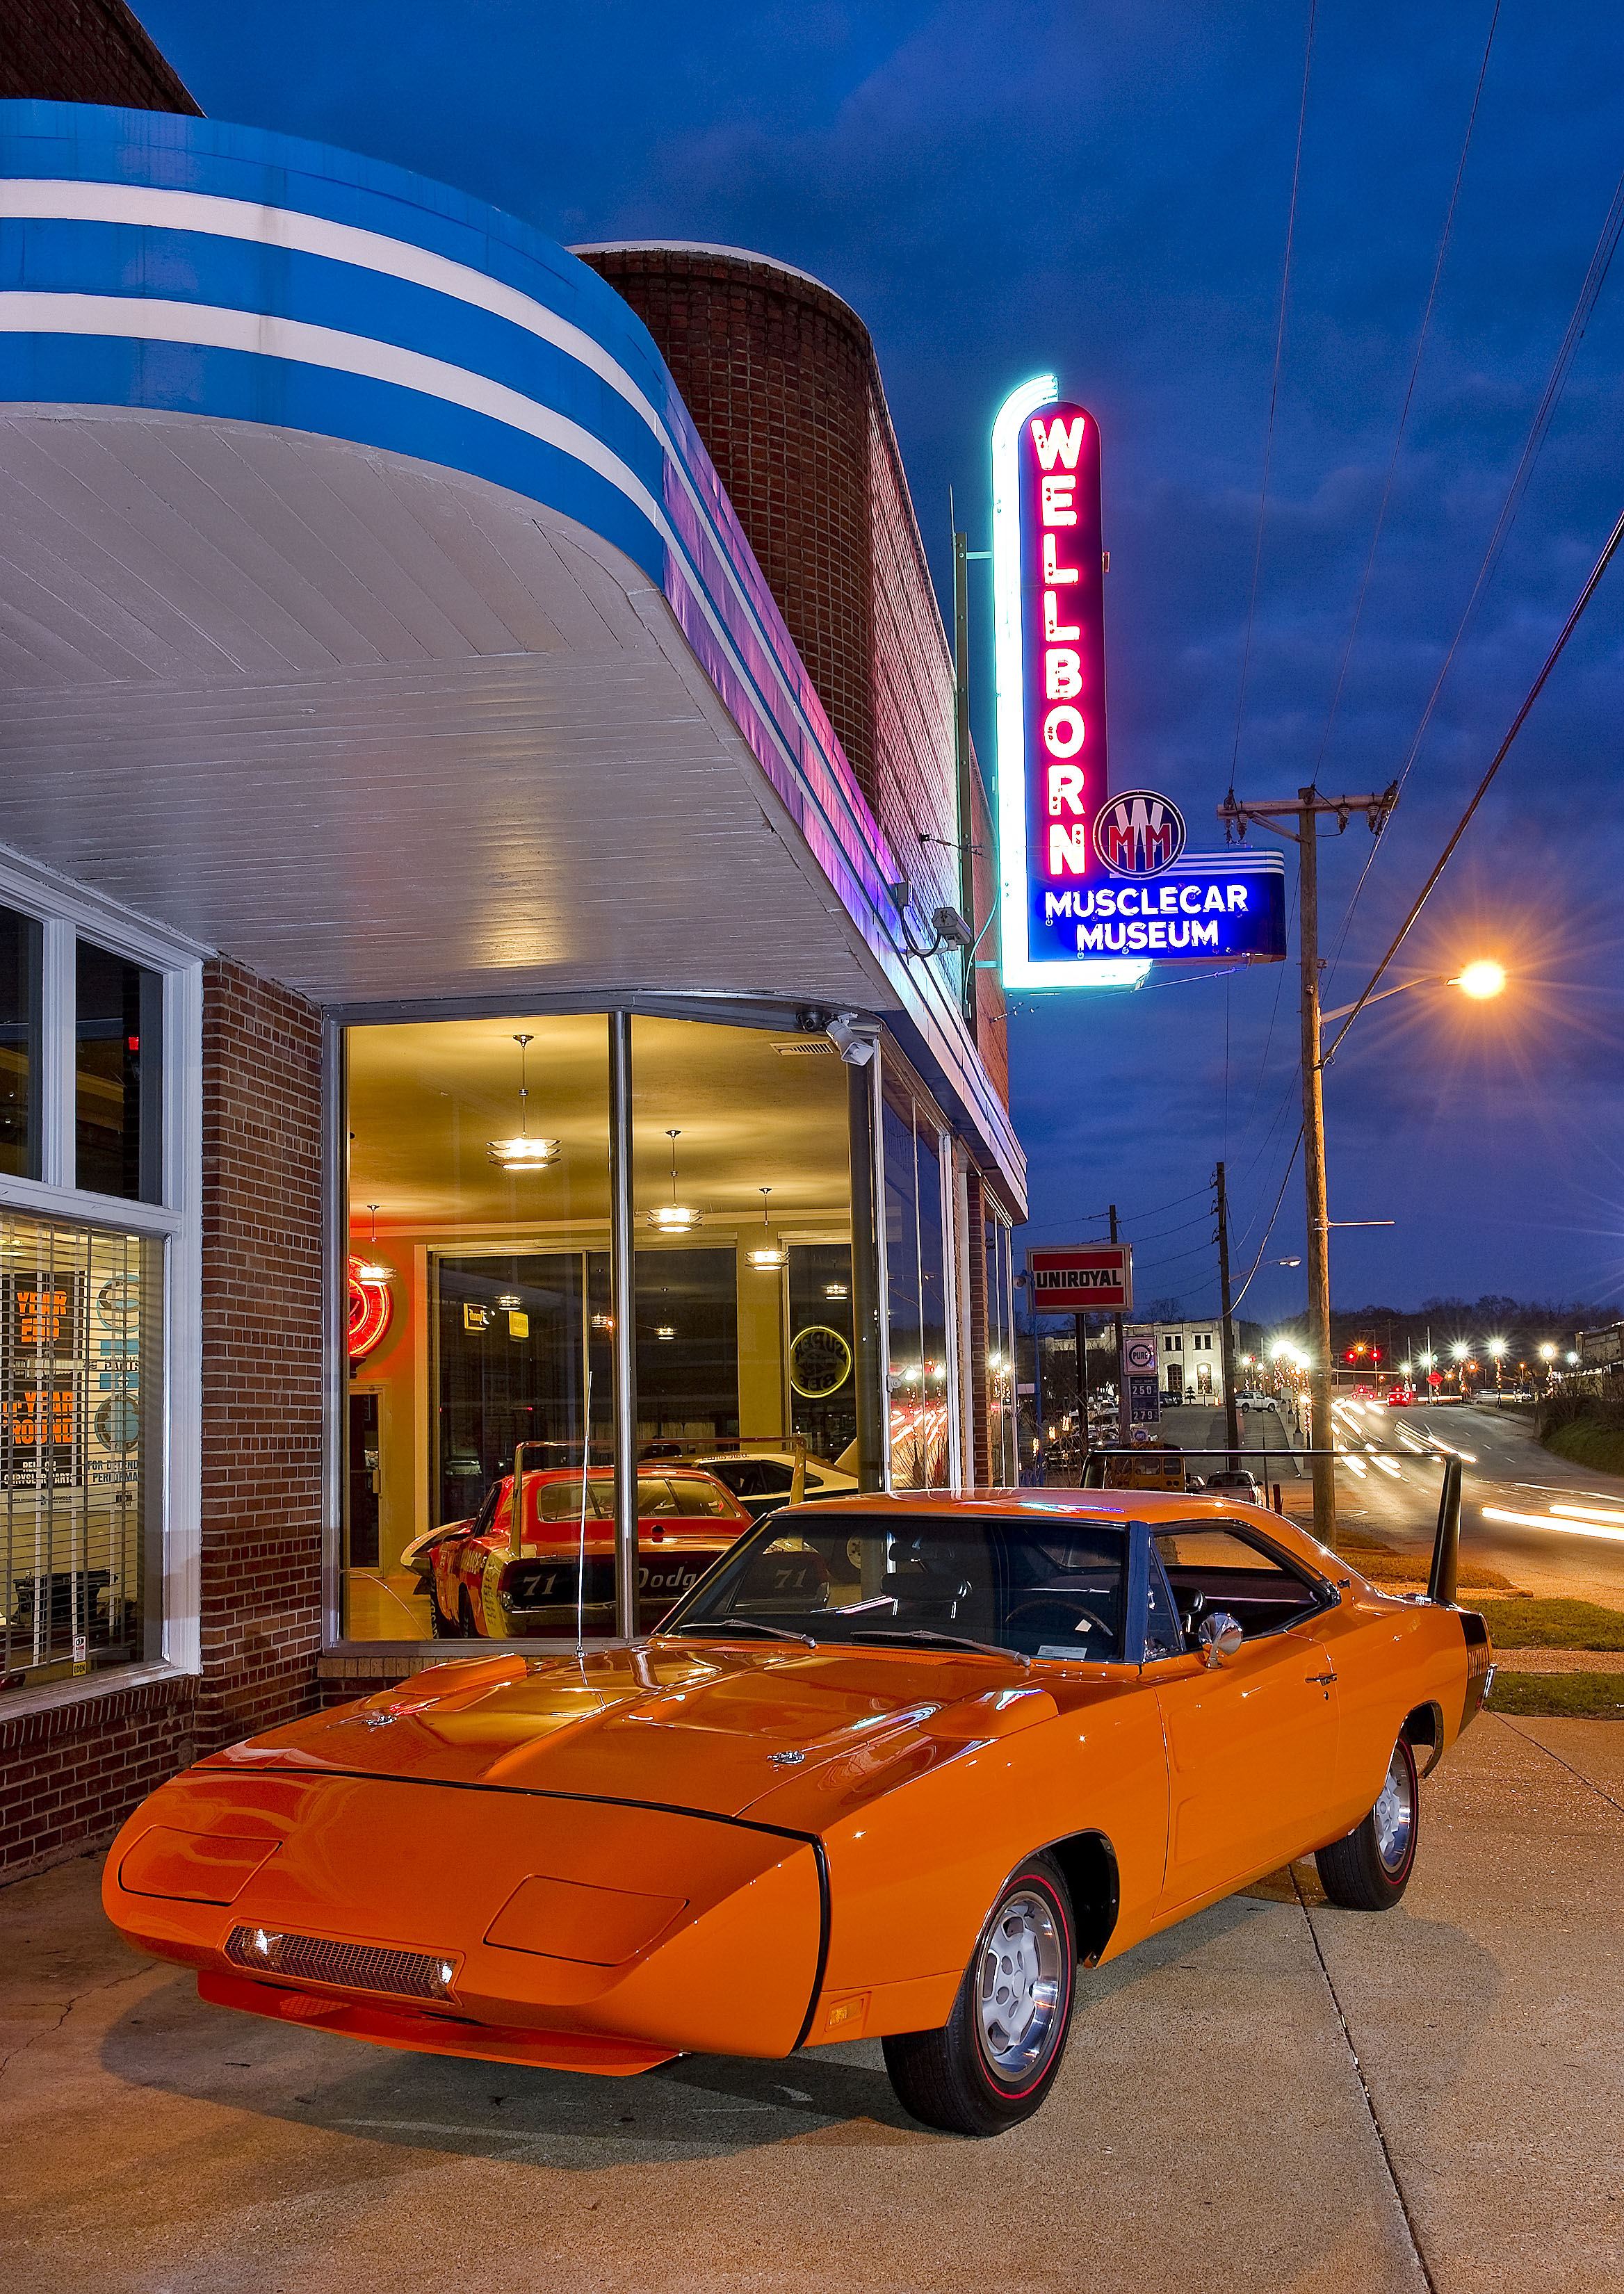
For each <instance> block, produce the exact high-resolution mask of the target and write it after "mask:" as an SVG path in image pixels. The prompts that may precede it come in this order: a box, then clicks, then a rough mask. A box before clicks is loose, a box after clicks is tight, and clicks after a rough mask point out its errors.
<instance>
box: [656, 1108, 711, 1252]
mask: <svg viewBox="0 0 1624 2294" xmlns="http://www.w3.org/2000/svg"><path fill="white" fill-rule="evenodd" d="M665 1136H666V1138H667V1139H669V1140H670V1142H671V1200H670V1201H669V1202H668V1203H660V1204H657V1206H656V1208H654V1209H653V1210H651V1211H645V1212H644V1213H643V1224H645V1226H651V1227H656V1228H657V1229H658V1230H659V1232H661V1233H662V1234H686V1233H688V1232H689V1231H690V1228H693V1227H696V1226H698V1225H700V1224H703V1222H702V1220H701V1218H700V1216H699V1213H698V1211H696V1210H690V1208H689V1206H688V1205H687V1204H686V1203H680V1202H678V1200H677V1142H678V1140H679V1139H680V1138H681V1136H682V1135H681V1132H680V1131H667V1132H666V1134H665Z"/></svg>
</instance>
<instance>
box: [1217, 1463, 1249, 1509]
mask: <svg viewBox="0 0 1624 2294" xmlns="http://www.w3.org/2000/svg"><path fill="white" fill-rule="evenodd" d="M1206 1486H1207V1488H1208V1489H1210V1490H1235V1491H1237V1492H1238V1493H1239V1494H1240V1495H1241V1496H1242V1497H1244V1498H1245V1499H1246V1501H1248V1503H1249V1504H1252V1505H1261V1504H1262V1502H1263V1491H1262V1486H1261V1484H1260V1482H1259V1480H1258V1477H1257V1476H1256V1475H1255V1474H1249V1473H1247V1472H1246V1471H1245V1469H1244V1468H1242V1467H1239V1466H1221V1467H1220V1468H1219V1470H1218V1472H1217V1473H1215V1474H1209V1475H1208V1476H1207V1479H1206Z"/></svg>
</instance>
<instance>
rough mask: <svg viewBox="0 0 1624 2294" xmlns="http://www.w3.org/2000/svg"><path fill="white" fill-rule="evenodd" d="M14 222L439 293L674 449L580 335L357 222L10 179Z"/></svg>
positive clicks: (115, 186) (118, 187) (645, 405)
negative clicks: (522, 336)
mask: <svg viewBox="0 0 1624 2294" xmlns="http://www.w3.org/2000/svg"><path fill="white" fill-rule="evenodd" d="M0 216H14V217H16V218H17V219H19V220H20V221H27V222H35V223H112V224H132V225H135V226H136V227H139V228H143V229H146V230H149V231H195V232H200V233H202V234H203V235H204V236H206V237H208V238H211V239H241V240H248V241H249V242H250V243H251V244H252V245H254V246H257V247H274V248H286V249H288V250H290V252H291V253H294V254H297V255H315V256H324V257H325V258H326V259H327V260H328V261H329V262H331V263H349V264H354V265H355V268H356V269H357V270H360V271H376V272H379V273H381V274H382V275H383V276H385V277H386V278H390V279H400V280H404V281H406V283H407V284H408V285H410V286H413V287H427V288H429V289H432V290H433V292H434V293H436V294H437V295H447V296H450V297H453V300H455V301H456V302H459V303H469V304H472V305H474V307H475V308H476V309H477V310H481V311H488V312H490V313H491V314H492V316H493V317H494V318H498V319H506V320H508V321H510V324H512V325H513V326H516V327H522V328H523V329H525V331H526V334H531V335H535V337H536V338H537V339H538V340H539V341H542V342H546V343H551V345H552V346H554V348H555V349H557V350H561V351H562V352H564V353H565V354H566V355H567V357H569V358H572V359H575V360H576V361H577V362H579V364H581V365H582V366H584V367H590V368H591V370H592V372H593V373H594V374H595V375H597V376H598V377H599V378H600V380H602V381H604V382H607V383H608V386H609V388H610V389H611V390H613V391H615V392H616V394H617V395H619V396H620V397H622V398H624V400H625V402H626V403H627V405H628V406H630V407H632V408H633V409H634V410H635V411H636V412H637V413H638V414H639V415H640V416H641V419H643V421H645V422H646V423H647V424H648V426H649V429H650V430H652V431H653V432H654V434H655V435H656V436H657V438H658V439H659V441H660V443H661V444H662V445H663V446H664V447H665V451H667V452H670V451H671V441H670V438H669V437H668V435H666V431H665V424H664V423H663V422H662V421H661V419H660V418H659V416H658V414H657V412H656V411H655V410H654V408H653V407H652V406H651V405H650V404H649V401H648V399H647V398H646V397H645V396H644V395H643V393H642V392H641V390H640V389H639V388H638V386H637V385H636V384H635V383H634V382H633V381H632V378H631V376H630V375H629V374H628V373H627V372H626V370H625V369H624V367H623V366H622V365H621V364H620V363H619V362H618V361H617V360H616V359H614V358H612V357H611V356H610V354H609V353H608V351H606V350H605V349H604V347H603V345H602V344H601V343H600V342H598V341H596V340H595V339H594V338H593V337H592V336H591V335H589V334H588V333H587V332H586V330H585V329H584V328H582V327H577V326H575V325H574V324H573V323H572V321H569V320H568V319H561V318H560V317H559V314H558V313H557V312H556V311H550V310H549V309H548V308H547V305H545V304H544V303H538V302H537V301H536V299H535V297H534V296H533V295H526V294H525V293H523V292H522V291H521V290H520V289H518V288H517V287H510V286H508V285H507V284H506V283H505V281H502V280H500V279H493V278H491V277H490V276H489V275H488V274H487V273H485V272H483V271H476V270H474V269H473V268H472V267H471V265H469V264H466V263H457V262H454V261H453V259H452V257H451V256H446V255H432V254H430V253H429V251H428V248H422V247H418V246H415V245H414V244H413V243H412V241H411V240H404V239H390V238H388V237H387V236H386V235H385V234H384V233H383V232H377V231H363V230H361V229H360V228H359V227H358V225H356V224H347V223H330V222H329V221H328V220H327V218H326V216H314V215H307V214H306V213H304V212H303V211H302V210H301V209H299V208H298V207H266V206H263V205H261V204H260V203H259V202H257V200H253V199H222V198H219V197H216V195H215V194H214V193H212V192H207V191H166V190H162V189H160V188H159V187H158V186H157V185H155V184H151V183H80V182H78V181H77V180H76V179H74V178H71V177H64V178H61V179H54V178H40V177H34V176H29V177H24V176H14V177H11V178H7V179H5V180H4V181H0ZM595 275H596V274H594V276H595Z"/></svg>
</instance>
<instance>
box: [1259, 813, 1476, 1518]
mask: <svg viewBox="0 0 1624 2294" xmlns="http://www.w3.org/2000/svg"><path fill="white" fill-rule="evenodd" d="M1301 794H1302V808H1301V817H1300V819H1299V822H1298V827H1299V831H1300V835H1299V850H1300V851H1301V854H1302V871H1301V874H1300V878H1299V892H1300V911H1299V912H1300V919H1301V921H1300V923H1299V929H1298V939H1299V942H1300V948H1301V956H1302V983H1303V989H1302V1174H1303V1184H1304V1188H1305V1191H1306V1193H1307V1199H1308V1262H1309V1263H1308V1294H1309V1333H1308V1334H1309V1340H1310V1344H1311V1345H1314V1344H1317V1345H1318V1351H1319V1356H1320V1363H1319V1367H1318V1373H1317V1375H1315V1376H1313V1377H1311V1378H1310V1392H1311V1393H1312V1395H1313V1399H1314V1403H1315V1406H1316V1408H1317V1410H1318V1422H1319V1424H1320V1425H1321V1426H1323V1425H1324V1424H1325V1423H1326V1422H1327V1421H1328V1418H1329V1412H1330V1406H1331V1385H1330V1370H1329V1364H1330V1359H1331V1269H1330V1241H1331V1234H1330V1230H1331V1226H1332V1224H1333V1222H1332V1219H1331V1216H1330V1209H1329V1206H1328V1204H1327V1201H1326V1151H1325V1102H1324V1095H1323V1086H1322V1078H1323V1075H1324V1070H1325V1066H1326V1060H1327V1059H1329V1058H1334V1056H1335V1053H1336V1049H1337V1046H1338V1045H1339V1044H1340V1043H1341V1042H1342V1037H1344V1036H1345V1035H1346V1034H1347V1032H1348V1029H1350V1028H1351V1026H1352V1024H1353V1021H1354V1020H1355V1018H1356V1017H1357V1016H1358V1014H1359V1013H1360V1012H1362V1011H1363V1010H1364V1009H1365V1007H1366V1005H1369V1004H1380V1003H1383V1002H1385V1001H1386V999H1387V998H1388V997H1392V996H1402V995H1405V994H1407V993H1408V990H1409V989H1411V988H1459V989H1460V990H1461V992H1462V993H1463V995H1465V996H1466V997H1468V998H1470V999H1471V1000H1472V1001H1473V1002H1474V1003H1481V1001H1482V1000H1483V999H1484V998H1485V997H1490V996H1498V994H1499V992H1500V990H1501V989H1502V988H1504V987H1505V985H1506V973H1505V972H1504V970H1503V968H1502V967H1501V966H1500V965H1499V964H1496V963H1495V962H1494V961H1493V960H1492V959H1491V958H1489V957H1487V956H1481V957H1478V958H1476V959H1474V960H1473V962H1472V963H1471V964H1465V965H1464V966H1463V967H1462V969H1461V970H1460V971H1459V972H1428V973H1424V974H1423V976H1422V977H1421V978H1419V979H1416V980H1400V982H1399V984H1398V985H1397V986H1396V987H1393V988H1382V989H1381V990H1379V991H1378V993H1377V994H1375V995H1374V996H1366V997H1360V998H1359V1001H1358V1002H1357V1003H1354V1004H1348V1005H1342V1006H1340V1007H1339V1008H1338V1009H1336V1010H1335V1011H1332V1012H1322V1011H1321V1010H1320V1008H1319V972H1318V914H1319V910H1318V898H1319V896H1318V872H1317V869H1316V866H1315V863H1314V860H1313V857H1312V856H1313V853H1314V835H1315V823H1314V818H1313V808H1314V805H1315V804H1316V803H1317V802H1322V801H1323V800H1317V799H1316V798H1315V797H1314V793H1313V791H1312V790H1311V789H1304V790H1302V792H1301ZM1372 826H1375V818H1374V817H1373V819H1372ZM1287 833H1289V832H1287ZM1310 957H1311V958H1312V961H1310ZM1326 1020H1339V1021H1341V1022H1342V1025H1341V1026H1340V1027H1339V1028H1338V1029H1337V1030H1336V1032H1335V1034H1334V1036H1333V1037H1332V1038H1331V1045H1330V1049H1329V1051H1328V1052H1327V1051H1326V1048H1325V1045H1324V1038H1323V1036H1322V1033H1321V1030H1322V1029H1323V1027H1324V1023H1325V1021H1326ZM1313 1468H1314V1534H1315V1536H1316V1537H1317V1538H1318V1539H1319V1541H1320V1542H1321V1543H1322V1544H1325V1545H1332V1544H1334V1542H1335V1540H1336V1476H1335V1471H1334V1465H1333V1461H1332V1460H1331V1459H1330V1458H1329V1457H1324V1458H1318V1457H1317V1458H1316V1459H1315V1460H1314V1461H1313Z"/></svg>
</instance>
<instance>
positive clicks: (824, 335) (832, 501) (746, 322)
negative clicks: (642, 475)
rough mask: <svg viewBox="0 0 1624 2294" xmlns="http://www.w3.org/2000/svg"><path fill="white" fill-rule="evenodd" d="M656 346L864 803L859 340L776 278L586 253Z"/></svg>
mask: <svg viewBox="0 0 1624 2294" xmlns="http://www.w3.org/2000/svg"><path fill="white" fill-rule="evenodd" d="M582 260H583V262H586V263H590V264H592V268H593V269H594V270H595V271H597V272H599V273H600V274H601V275H602V276H603V277H604V278H605V279H607V280H608V281H609V283H610V285H611V286H613V287H614V288H616V290H617V291H618V292H619V293H620V294H621V295H623V296H624V297H625V299H626V301H627V302H628V303H630V304H631V305H632V309H633V310H634V311H635V312H636V313H637V314H638V316H639V318H641V320H642V321H643V324H644V325H645V326H646V327H647V328H648V329H649V333H650V334H651V335H652V336H653V337H654V339H655V341H656V342H657V344H658V345H659V347H660V353H661V355H662V356H663V357H664V359H665V363H666V365H667V366H668V367H669V368H670V369H671V372H672V378H673V380H674V382H675V383H676V386H677V388H678V390H679V391H680V392H681V397H682V402H683V403H684V404H685V405H686V407H687V408H688V411H689V412H690V414H691V415H692V417H693V419H694V425H695V427H696V428H697V429H698V433H699V435H700V437H701V438H702V439H703V440H704V442H705V446H706V452H707V453H708V454H709V455H710V458H711V460H712V461H713V462H714V464H715V466H716V471H717V475H718V476H719V477H720V478H721V480H722V486H723V488H724V490H725V491H726V493H727V496H728V499H729V500H730V502H731V503H732V505H733V508H735V510H737V512H738V513H739V523H740V524H741V525H743V527H744V530H745V533H746V535H747V539H748V541H749V544H750V547H751V549H753V550H754V551H755V557H756V562H757V563H758V565H760V566H761V569H762V572H763V574H764V575H765V576H766V580H767V586H768V588H769V589H770V590H771V592H772V595H773V598H774V600H775V602H776V603H777V606H778V608H779V612H780V613H781V614H783V616H784V620H785V622H786V624H787V626H788V630H789V634H790V636H791V637H792V638H793V639H794V640H795V645H796V651H797V652H798V653H799V655H800V656H801V659H802V660H803V662H804V663H805V665H806V669H807V672H808V674H809V675H810V677H811V679H812V683H813V685H814V686H815V687H816V688H817V692H818V697H819V699H820V701H821V702H822V704H823V705H824V707H825V709H826V710H827V711H828V717H829V722H830V723H831V725H833V727H834V728H835V736H836V739H837V740H838V741H839V743H840V745H841V747H842V748H843V749H844V750H845V756H846V761H847V762H848V764H850V766H851V768H852V769H853V773H854V774H855V775H856V777H857V780H858V784H859V785H860V786H861V789H862V791H863V793H864V794H865V796H868V797H869V800H870V801H872V797H873V785H874V690H873V678H872V670H871V655H872V647H871V642H870V632H869V602H870V601H869V587H870V585H869V580H868V573H867V569H868V563H869V484H868V466H869V437H868V393H869V370H870V368H871V366H872V364H873V357H874V354H873V351H872V349H871V348H870V346H869V336H868V330H867V329H866V328H865V327H864V326H863V324H862V322H861V320H860V319H858V318H857V317H856V316H855V314H854V313H853V312H851V311H849V310H848V309H847V308H846V306H845V304H844V303H843V302H841V300H840V299H839V297H837V296H835V295H831V294H830V293H829V292H828V289H826V288H822V287H819V286H817V285H815V284H814V283H813V282H812V281H811V280H807V279H800V278H796V277H795V276H794V275H793V274H792V273H788V272H785V271H781V270H779V267H778V265H777V264H771V263H766V262H761V261H756V260H754V259H752V258H750V257H747V256H731V255H717V254H715V253H714V252H712V251H711V250H709V249H706V248H600V249H596V250H588V251H587V252H586V253H585V254H584V255H583V257H582Z"/></svg>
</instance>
